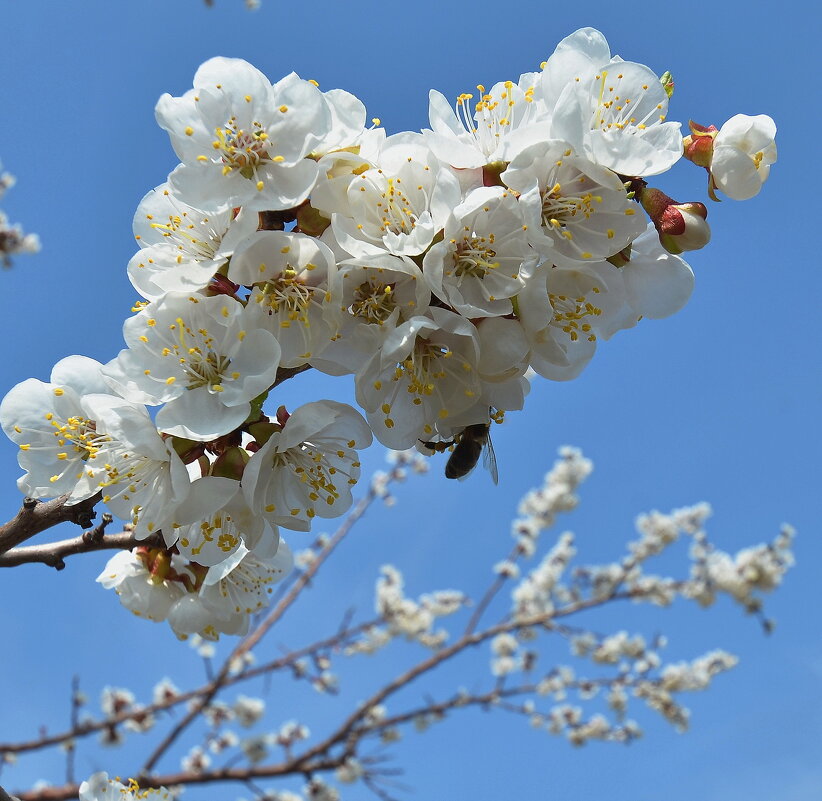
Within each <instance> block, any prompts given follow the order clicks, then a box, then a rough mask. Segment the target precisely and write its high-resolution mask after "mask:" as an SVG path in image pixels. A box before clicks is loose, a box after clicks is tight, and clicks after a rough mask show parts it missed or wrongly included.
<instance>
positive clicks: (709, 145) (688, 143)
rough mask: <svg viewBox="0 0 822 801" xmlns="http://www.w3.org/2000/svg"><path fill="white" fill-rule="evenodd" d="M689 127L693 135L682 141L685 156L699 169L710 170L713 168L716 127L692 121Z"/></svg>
mask: <svg viewBox="0 0 822 801" xmlns="http://www.w3.org/2000/svg"><path fill="white" fill-rule="evenodd" d="M688 127H689V128H690V129H691V135H690V136H686V137H685V138H684V139H683V140H682V144H683V147H684V151H683V155H684V156H685V158H686V159H688V160H689V161H692V162H693V163H694V164H696V165H697V166H698V167H704V168H705V169H706V170H709V169H710V167H711V157H712V156H713V152H714V137H715V136H716V134H717V130H716V126H715V125H708V126H704V125H699V124H698V123H696V122H694V121H693V120H690V121H689V122H688Z"/></svg>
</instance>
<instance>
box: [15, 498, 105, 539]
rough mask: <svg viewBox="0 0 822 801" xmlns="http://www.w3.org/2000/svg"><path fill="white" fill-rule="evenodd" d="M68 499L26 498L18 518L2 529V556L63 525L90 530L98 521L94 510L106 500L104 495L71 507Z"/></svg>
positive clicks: (87, 499)
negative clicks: (17, 546) (42, 533)
mask: <svg viewBox="0 0 822 801" xmlns="http://www.w3.org/2000/svg"><path fill="white" fill-rule="evenodd" d="M68 498H69V496H68V495H61V496H60V497H59V498H54V499H53V500H51V501H38V500H35V499H34V498H26V499H25V500H24V501H23V506H22V507H21V508H20V511H19V512H18V513H17V514H16V515H15V517H13V518H12V519H11V520H9V522H8V523H5V524H4V525H2V526H0V554H4V553H6V552H7V551H8V550H10V549H11V548H14V547H15V546H16V545H19V544H20V543H21V542H25V541H26V540H28V539H31V538H32V537H34V536H35V535H36V534H39V533H40V532H41V531H45V530H46V529H47V528H52V526H56V525H59V524H60V523H66V522H68V523H76V524H77V525H78V526H82V527H83V528H89V527H90V526H91V521H92V520H94V517H95V512H94V506H95V505H96V504H97V502H98V501H99V500H100V499H101V498H102V495H101V493H99V492H98V493H97V494H96V495H92V496H91V498H86V499H85V500H83V501H79V502H78V503H74V504H71V505H68Z"/></svg>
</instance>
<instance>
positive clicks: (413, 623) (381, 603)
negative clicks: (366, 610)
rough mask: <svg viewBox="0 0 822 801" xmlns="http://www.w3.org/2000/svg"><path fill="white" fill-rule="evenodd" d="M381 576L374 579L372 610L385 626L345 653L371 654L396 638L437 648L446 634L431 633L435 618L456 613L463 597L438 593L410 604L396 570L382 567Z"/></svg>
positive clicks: (438, 631) (440, 591)
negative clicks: (375, 584) (375, 582)
mask: <svg viewBox="0 0 822 801" xmlns="http://www.w3.org/2000/svg"><path fill="white" fill-rule="evenodd" d="M381 573H382V575H381V576H380V577H379V578H378V579H377V586H376V599H375V606H376V611H377V613H378V614H379V615H380V617H381V618H382V620H383V621H385V625H384V626H380V627H374V628H372V629H370V630H368V631H367V632H366V633H365V634H364V636H363V637H362V638H361V639H359V640H357V641H355V642H354V643H353V644H351V645H350V646H348V648H347V649H346V653H349V654H350V653H374V652H375V651H377V650H378V649H379V648H381V647H383V646H384V645H387V644H388V643H389V642H390V641H391V639H392V638H394V637H400V636H401V637H404V638H405V639H406V640H409V641H414V642H418V643H420V644H421V645H424V646H425V647H426V648H440V647H441V646H442V645H443V644H444V643H445V641H446V639H447V638H448V632H446V631H445V630H444V629H438V630H436V631H435V630H434V624H435V623H436V622H437V619H438V618H440V617H445V616H447V615H452V614H454V613H455V612H458V611H459V610H460V609H461V608H462V607H463V606H464V605H465V603H466V599H465V596H464V595H463V594H462V593H461V592H458V591H456V590H439V591H437V592H433V593H431V594H428V595H422V596H421V597H420V598H419V600H417V601H414V600H412V599H411V598H408V597H406V596H405V594H404V592H403V588H404V580H403V576H402V573H400V571H399V570H397V568H395V567H394V566H393V565H383V567H382V568H381Z"/></svg>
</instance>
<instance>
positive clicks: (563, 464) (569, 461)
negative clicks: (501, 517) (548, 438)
mask: <svg viewBox="0 0 822 801" xmlns="http://www.w3.org/2000/svg"><path fill="white" fill-rule="evenodd" d="M559 456H560V458H559V459H557V461H556V462H554V465H553V467H552V468H551V470H550V471H549V472H548V473H546V475H545V479H544V481H543V485H542V487H540V488H539V489H533V490H531V491H530V492H528V493H527V494H526V495H525V496H524V497H523V498H522V500H521V501H520V503H519V510H518V511H519V514H520V515H521V517H519V518H518V519H517V520H515V521H514V522H513V524H512V527H511V530H512V534H513V536H514V537H515V538H516V540H517V545H518V546H519V550H520V552H521V553H522V554H523V555H524V556H533V554H534V552H535V550H536V545H537V539H538V537H539V535H540V532H542V531H544V530H545V529H547V528H550V527H551V526H553V525H554V522H555V521H556V516H557V514H559V513H560V512H571V511H573V510H574V509H576V507H577V504H578V503H579V497H578V496H577V495H576V494H575V493H576V490H577V488H578V487H579V485H580V484H582V482H583V481H585V479H586V478H588V476H589V475H590V474H591V471H592V470H593V469H594V465H593V462H591V460H590V459H586V458H585V457H584V456H583V455H582V451H581V450H579V448H571V447H568V446H566V447H562V448H560V449H559ZM506 570H507V571H509V572H511V569H510V568H507V567H506V566H504V565H502V566H500V568H499V572H505V571H506ZM513 572H516V571H515V570H514V571H513Z"/></svg>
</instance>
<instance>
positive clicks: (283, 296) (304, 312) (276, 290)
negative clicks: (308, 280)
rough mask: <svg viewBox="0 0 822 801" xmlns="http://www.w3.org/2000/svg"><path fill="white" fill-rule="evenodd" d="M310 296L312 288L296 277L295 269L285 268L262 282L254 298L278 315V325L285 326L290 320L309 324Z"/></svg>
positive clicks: (270, 311) (271, 312)
mask: <svg viewBox="0 0 822 801" xmlns="http://www.w3.org/2000/svg"><path fill="white" fill-rule="evenodd" d="M312 296H313V292H312V288H311V287H308V286H306V285H305V284H304V283H303V282H302V281H301V280H300V279H299V278H298V277H297V271H296V270H293V269H285V270H283V271H282V272H281V273H280V274H279V275H278V276H277V277H276V278H273V279H271V280H270V281H266V282H265V284H263V286H262V289H261V291H260V294H259V295H256V299H257V303H261V304H263V305H264V306H265V307H266V308H267V309H268V311H269V313H270V314H278V315H280V316H281V317H282V319H281V320H280V325H281V326H282V327H284V328H287V327H288V326H289V325H290V324H291V323H292V322H300V323H302V324H303V325H308V324H309V322H308V307H309V304H310V303H311V299H312Z"/></svg>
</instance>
